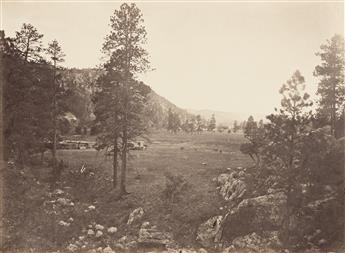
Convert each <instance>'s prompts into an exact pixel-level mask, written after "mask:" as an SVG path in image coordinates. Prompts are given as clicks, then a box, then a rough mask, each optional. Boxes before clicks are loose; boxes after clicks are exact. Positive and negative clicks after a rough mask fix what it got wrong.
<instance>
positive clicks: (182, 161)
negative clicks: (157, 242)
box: [59, 131, 252, 246]
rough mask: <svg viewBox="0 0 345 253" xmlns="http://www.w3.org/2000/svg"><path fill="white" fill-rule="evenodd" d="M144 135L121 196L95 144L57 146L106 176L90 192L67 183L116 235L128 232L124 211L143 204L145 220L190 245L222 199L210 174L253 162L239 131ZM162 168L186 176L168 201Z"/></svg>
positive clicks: (73, 161) (72, 163) (67, 158)
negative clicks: (90, 147)
mask: <svg viewBox="0 0 345 253" xmlns="http://www.w3.org/2000/svg"><path fill="white" fill-rule="evenodd" d="M149 137H150V142H149V143H148V148H147V149H146V150H144V151H131V152H130V159H129V163H128V174H127V191H129V192H130V194H129V195H127V196H126V197H125V198H124V199H121V200H119V199H117V198H116V192H115V191H114V190H112V188H111V180H112V157H111V156H109V157H105V155H104V152H97V151H96V150H60V151H59V159H63V160H64V162H65V163H67V164H68V168H69V169H73V168H75V169H77V168H81V166H82V164H84V165H85V166H86V167H87V168H90V169H92V170H93V171H94V172H95V175H96V177H97V178H98V179H101V180H103V181H104V180H105V183H104V182H98V184H99V187H100V188H102V189H101V190H100V189H99V190H98V191H97V190H95V192H97V193H95V194H84V193H85V191H93V190H90V189H85V188H81V187H72V188H75V189H73V191H74V196H75V197H76V198H78V197H80V198H84V199H83V200H81V199H80V201H83V202H86V203H89V204H91V203H92V204H94V205H95V206H97V210H98V214H99V215H97V216H95V217H94V218H95V219H96V222H99V223H101V224H105V225H116V226H118V227H119V236H120V235H121V234H124V232H125V230H127V231H126V232H127V234H128V228H127V227H126V226H125V223H126V221H127V219H128V215H129V213H130V212H131V211H132V210H133V209H135V208H137V207H143V209H144V210H145V217H144V220H147V221H149V222H150V223H152V224H154V225H157V227H159V228H160V229H161V230H164V231H167V232H171V233H172V234H173V235H174V239H175V240H176V241H177V242H179V243H180V244H181V245H182V246H183V245H189V246H191V245H193V244H195V236H196V230H197V227H198V226H199V225H200V222H202V221H204V220H206V219H208V218H209V217H210V216H214V215H216V214H217V213H218V212H219V207H220V206H221V205H222V199H221V198H220V197H219V196H218V193H217V190H216V185H215V183H213V182H212V179H213V178H214V177H216V176H218V175H219V174H220V173H222V172H225V171H226V169H227V168H229V167H232V168H233V167H237V166H241V167H245V166H250V165H252V162H251V160H250V159H249V158H248V157H247V156H245V155H243V154H242V153H241V152H240V151H239V146H240V144H241V143H243V142H244V141H245V140H244V137H243V136H242V135H241V134H225V133H224V134H222V133H201V134H193V135H191V134H186V133H178V134H171V133H169V132H166V131H160V132H155V133H152V134H150V135H149ZM167 173H170V174H172V175H181V176H182V177H183V178H184V179H185V181H186V182H187V184H186V188H185V189H184V190H183V191H182V192H181V193H180V194H179V196H177V197H176V198H175V200H174V201H172V202H167V201H166V200H165V196H164V194H163V192H164V189H165V188H166V177H165V175H166V174H167ZM64 174H66V172H65V173H64ZM87 187H88V186H86V188H87ZM78 191H79V192H78ZM104 191H108V193H109V192H110V193H114V194H108V193H107V194H105V193H106V192H104ZM102 192H104V194H102ZM90 193H91V192H90ZM85 195H87V196H88V197H87V198H88V199H85ZM76 202H78V201H76ZM121 230H122V231H121ZM136 231H137V230H136ZM133 233H134V230H133Z"/></svg>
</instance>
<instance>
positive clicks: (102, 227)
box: [95, 224, 104, 230]
mask: <svg viewBox="0 0 345 253" xmlns="http://www.w3.org/2000/svg"><path fill="white" fill-rule="evenodd" d="M95 228H96V229H97V230H103V229H104V226H102V225H99V224H97V225H96V226H95Z"/></svg>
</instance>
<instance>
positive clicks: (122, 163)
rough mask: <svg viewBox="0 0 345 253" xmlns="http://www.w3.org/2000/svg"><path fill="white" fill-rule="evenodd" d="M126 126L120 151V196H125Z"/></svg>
mask: <svg viewBox="0 0 345 253" xmlns="http://www.w3.org/2000/svg"><path fill="white" fill-rule="evenodd" d="M127 142H128V136H127V126H126V127H125V129H124V131H123V149H122V159H121V160H122V162H121V182H120V195H124V194H127V191H126V173H127Z"/></svg>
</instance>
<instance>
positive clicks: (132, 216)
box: [127, 207, 144, 225]
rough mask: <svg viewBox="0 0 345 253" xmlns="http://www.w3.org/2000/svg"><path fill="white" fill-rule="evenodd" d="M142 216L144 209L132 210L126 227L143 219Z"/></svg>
mask: <svg viewBox="0 0 345 253" xmlns="http://www.w3.org/2000/svg"><path fill="white" fill-rule="evenodd" d="M143 215H144V209H143V208H142V207H139V208H137V209H134V210H133V211H132V212H131V213H130V215H129V217H128V221H127V225H130V224H132V223H133V222H135V221H137V220H140V219H141V218H142V217H143Z"/></svg>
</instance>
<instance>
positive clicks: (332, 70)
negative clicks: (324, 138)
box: [314, 35, 345, 136]
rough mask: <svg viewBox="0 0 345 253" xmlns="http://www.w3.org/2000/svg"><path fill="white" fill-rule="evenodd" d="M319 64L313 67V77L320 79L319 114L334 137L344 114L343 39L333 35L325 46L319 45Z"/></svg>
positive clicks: (344, 62) (344, 60) (344, 63)
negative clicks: (326, 122)
mask: <svg viewBox="0 0 345 253" xmlns="http://www.w3.org/2000/svg"><path fill="white" fill-rule="evenodd" d="M320 48H321V51H320V52H318V53H317V54H316V55H317V56H320V58H321V61H322V62H321V64H320V65H318V66H316V67H315V71H314V75H315V76H316V77H319V78H320V82H319V86H318V90H317V93H318V95H320V100H319V108H318V109H319V114H320V117H322V116H323V117H325V118H326V119H327V121H328V123H329V124H330V125H331V133H332V135H333V136H336V132H335V130H336V124H337V121H338V120H339V118H340V117H341V115H342V114H343V113H344V101H345V87H344V86H345V83H344V74H345V72H344V67H345V59H344V38H343V37H342V36H340V35H334V36H333V37H332V38H331V39H330V40H328V41H327V43H326V44H324V45H321V47H320Z"/></svg>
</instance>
